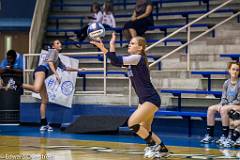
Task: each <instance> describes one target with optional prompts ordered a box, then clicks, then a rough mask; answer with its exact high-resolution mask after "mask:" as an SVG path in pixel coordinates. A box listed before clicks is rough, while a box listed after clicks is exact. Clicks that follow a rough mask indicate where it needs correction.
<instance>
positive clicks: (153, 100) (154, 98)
mask: <svg viewBox="0 0 240 160" xmlns="http://www.w3.org/2000/svg"><path fill="white" fill-rule="evenodd" d="M144 102H150V103H152V104H154V105H156V106H157V107H158V108H160V105H161V98H160V96H159V95H158V94H154V95H152V96H150V97H146V98H139V103H140V104H143V103H144Z"/></svg>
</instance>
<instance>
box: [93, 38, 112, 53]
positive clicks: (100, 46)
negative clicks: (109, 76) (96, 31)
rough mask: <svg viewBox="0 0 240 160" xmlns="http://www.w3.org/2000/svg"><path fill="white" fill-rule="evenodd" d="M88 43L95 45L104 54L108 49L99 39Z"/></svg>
mask: <svg viewBox="0 0 240 160" xmlns="http://www.w3.org/2000/svg"><path fill="white" fill-rule="evenodd" d="M90 43H91V44H93V45H95V46H96V47H97V48H99V49H100V50H101V51H102V52H103V53H104V54H106V53H107V52H108V50H107V49H106V48H105V46H104V44H103V42H102V40H101V39H99V40H96V41H90Z"/></svg>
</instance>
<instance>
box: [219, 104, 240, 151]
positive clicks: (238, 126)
mask: <svg viewBox="0 0 240 160" xmlns="http://www.w3.org/2000/svg"><path fill="white" fill-rule="evenodd" d="M237 109H238V110H237ZM239 111H240V110H239V108H236V109H231V110H230V111H229V112H228V116H229V118H230V127H231V128H233V131H232V132H231V133H229V134H231V135H230V136H229V137H228V139H227V140H225V141H224V142H223V143H222V147H224V148H230V147H233V146H239V145H240V139H239V137H240V112H239Z"/></svg>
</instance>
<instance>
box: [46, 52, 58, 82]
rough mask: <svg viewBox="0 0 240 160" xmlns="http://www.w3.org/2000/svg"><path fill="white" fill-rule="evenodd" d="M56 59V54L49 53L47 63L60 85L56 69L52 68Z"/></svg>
mask: <svg viewBox="0 0 240 160" xmlns="http://www.w3.org/2000/svg"><path fill="white" fill-rule="evenodd" d="M57 58H58V53H57V52H56V51H54V52H51V54H50V55H49V58H48V60H47V62H48V65H49V68H50V69H51V71H52V72H53V74H54V75H55V76H56V79H57V81H58V82H59V83H60V82H61V79H60V76H59V75H58V73H57V71H56V68H55V66H54V63H55V62H56V60H57Z"/></svg>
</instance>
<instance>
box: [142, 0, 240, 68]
mask: <svg viewBox="0 0 240 160" xmlns="http://www.w3.org/2000/svg"><path fill="white" fill-rule="evenodd" d="M232 1H234V0H228V1H226V2H224V3H223V4H221V5H219V6H218V7H216V8H214V9H213V10H211V11H209V12H208V13H206V14H204V15H202V16H200V17H199V18H197V19H196V20H194V21H192V22H190V23H188V24H187V25H185V26H183V27H181V28H179V29H178V30H176V31H175V32H173V33H171V34H169V35H168V36H166V37H164V38H162V39H160V40H159V41H158V42H156V43H154V44H152V45H150V46H149V47H147V48H146V51H148V50H150V49H151V48H153V47H155V46H156V45H158V44H160V43H162V42H164V41H165V40H167V39H168V38H170V37H172V36H174V35H176V34H177V33H179V32H181V31H182V30H184V29H187V42H186V43H185V44H183V45H181V46H179V47H177V48H176V49H174V50H173V51H171V52H169V53H167V54H165V55H164V56H162V57H161V58H159V59H157V60H156V61H154V62H153V63H151V64H150V65H149V67H152V66H154V65H155V64H157V63H159V62H160V61H162V60H163V59H165V58H167V57H168V56H170V55H172V54H174V53H176V52H177V51H179V50H180V49H182V48H184V47H186V46H188V49H187V70H188V71H190V52H189V48H190V46H189V45H190V44H191V43H192V42H194V41H196V40H197V39H199V38H201V37H202V36H204V35H205V34H207V33H209V32H211V31H213V30H214V29H215V28H217V27H219V26H220V25H222V24H224V23H225V22H227V21H229V20H231V19H233V18H234V17H236V16H239V15H240V12H239V11H238V12H237V13H234V14H233V15H232V16H230V17H229V18H227V19H225V20H223V21H221V22H219V23H218V24H216V25H215V26H213V27H211V28H210V29H208V30H206V31H205V32H203V33H201V34H200V35H198V36H197V37H195V38H193V39H191V25H193V24H195V23H196V22H198V21H200V20H202V19H203V18H205V17H207V16H209V15H210V14H212V13H214V12H215V11H217V10H219V9H220V8H222V7H224V6H226V5H227V4H229V3H231V2H232Z"/></svg>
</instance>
